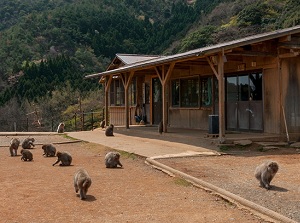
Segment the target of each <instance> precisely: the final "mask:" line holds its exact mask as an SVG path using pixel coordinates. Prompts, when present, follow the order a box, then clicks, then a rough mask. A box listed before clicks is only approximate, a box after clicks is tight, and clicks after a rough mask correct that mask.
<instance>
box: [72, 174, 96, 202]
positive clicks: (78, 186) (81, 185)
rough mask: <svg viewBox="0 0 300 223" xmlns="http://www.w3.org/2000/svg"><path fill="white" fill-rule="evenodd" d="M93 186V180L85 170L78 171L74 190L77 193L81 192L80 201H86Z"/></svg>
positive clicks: (75, 176)
mask: <svg viewBox="0 0 300 223" xmlns="http://www.w3.org/2000/svg"><path fill="white" fill-rule="evenodd" d="M91 184H92V180H91V178H90V176H89V174H88V172H87V171H86V170H85V169H78V170H77V171H76V172H75V175H74V188H75V192H76V193H77V192H78V190H79V195H80V199H81V200H84V199H86V193H87V191H88V189H89V187H90V186H91Z"/></svg>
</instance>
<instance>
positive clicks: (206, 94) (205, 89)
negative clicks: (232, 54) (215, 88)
mask: <svg viewBox="0 0 300 223" xmlns="http://www.w3.org/2000/svg"><path fill="white" fill-rule="evenodd" d="M200 83H201V106H203V107H209V106H211V105H212V98H213V97H212V78H202V79H200Z"/></svg>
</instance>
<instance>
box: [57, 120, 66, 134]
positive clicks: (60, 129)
mask: <svg viewBox="0 0 300 223" xmlns="http://www.w3.org/2000/svg"><path fill="white" fill-rule="evenodd" d="M64 131H65V123H63V122H61V123H59V125H58V127H57V133H64Z"/></svg>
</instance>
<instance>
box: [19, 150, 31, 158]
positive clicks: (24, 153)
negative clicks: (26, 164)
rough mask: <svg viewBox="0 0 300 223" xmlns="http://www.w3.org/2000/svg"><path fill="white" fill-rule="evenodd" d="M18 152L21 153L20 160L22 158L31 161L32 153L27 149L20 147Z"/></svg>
mask: <svg viewBox="0 0 300 223" xmlns="http://www.w3.org/2000/svg"><path fill="white" fill-rule="evenodd" d="M20 152H21V154H22V157H21V160H24V161H27V160H28V161H32V160H33V155H32V153H31V152H30V151H29V150H28V149H21V151H20Z"/></svg>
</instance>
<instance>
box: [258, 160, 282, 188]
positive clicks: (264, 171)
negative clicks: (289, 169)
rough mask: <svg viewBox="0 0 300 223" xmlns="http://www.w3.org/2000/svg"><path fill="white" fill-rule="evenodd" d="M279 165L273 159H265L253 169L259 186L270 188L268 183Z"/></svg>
mask: <svg viewBox="0 0 300 223" xmlns="http://www.w3.org/2000/svg"><path fill="white" fill-rule="evenodd" d="M278 169H279V166H278V164H277V163H276V162H274V161H266V162H264V163H262V164H260V165H259V166H258V167H256V169H255V177H256V179H257V180H259V182H260V186H261V187H264V188H266V189H267V190H269V189H270V188H271V186H270V183H271V181H272V179H273V178H274V176H275V174H276V173H277V171H278Z"/></svg>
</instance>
